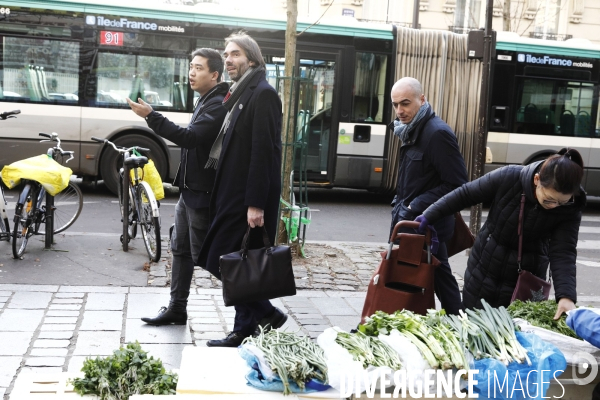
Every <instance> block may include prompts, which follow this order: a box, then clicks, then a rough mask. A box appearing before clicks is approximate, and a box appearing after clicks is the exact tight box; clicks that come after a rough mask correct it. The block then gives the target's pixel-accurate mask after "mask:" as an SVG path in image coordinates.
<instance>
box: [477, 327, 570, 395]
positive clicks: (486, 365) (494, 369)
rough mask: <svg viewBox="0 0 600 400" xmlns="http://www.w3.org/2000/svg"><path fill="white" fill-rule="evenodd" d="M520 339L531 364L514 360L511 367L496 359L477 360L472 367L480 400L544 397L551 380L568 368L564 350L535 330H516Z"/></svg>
mask: <svg viewBox="0 0 600 400" xmlns="http://www.w3.org/2000/svg"><path fill="white" fill-rule="evenodd" d="M516 335H517V340H518V341H519V343H521V345H522V346H523V347H524V348H525V349H526V350H527V355H528V356H529V359H530V360H531V366H529V365H527V363H526V362H525V363H523V364H519V363H517V362H512V363H510V364H508V366H506V365H504V364H503V363H502V362H500V361H498V360H496V359H490V358H486V359H481V360H476V361H475V363H474V364H475V365H474V367H473V369H477V370H479V373H478V374H477V375H475V376H474V378H475V379H476V380H477V385H476V386H475V387H474V390H473V391H474V392H475V393H477V394H478V395H479V399H517V400H519V399H542V398H545V395H546V391H547V390H548V387H549V386H550V382H552V381H554V380H555V378H558V376H560V374H562V373H563V372H564V370H565V369H566V368H567V361H566V359H565V356H564V355H563V354H562V352H561V351H560V350H559V349H558V348H557V347H556V346H554V345H553V344H551V343H548V342H544V341H543V340H542V339H540V338H539V336H537V335H535V334H533V333H523V332H516Z"/></svg>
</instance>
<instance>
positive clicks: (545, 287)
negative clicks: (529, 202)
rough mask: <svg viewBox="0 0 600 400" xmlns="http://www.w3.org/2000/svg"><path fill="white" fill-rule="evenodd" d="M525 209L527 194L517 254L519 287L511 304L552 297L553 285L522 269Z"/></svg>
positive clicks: (523, 201)
mask: <svg viewBox="0 0 600 400" xmlns="http://www.w3.org/2000/svg"><path fill="white" fill-rule="evenodd" d="M524 209H525V193H523V194H522V195H521V209H520V211H519V227H518V233H519V250H518V251H519V252H518V253H517V264H518V265H519V270H518V272H519V278H518V279H517V286H515V290H514V291H513V295H512V298H511V299H510V302H511V303H512V302H513V301H515V300H521V301H543V300H548V297H549V296H550V287H551V286H552V284H551V283H550V282H547V281H546V280H545V279H541V278H538V277H537V276H535V275H534V274H532V273H531V272H528V271H525V270H523V269H521V257H522V256H523V212H524Z"/></svg>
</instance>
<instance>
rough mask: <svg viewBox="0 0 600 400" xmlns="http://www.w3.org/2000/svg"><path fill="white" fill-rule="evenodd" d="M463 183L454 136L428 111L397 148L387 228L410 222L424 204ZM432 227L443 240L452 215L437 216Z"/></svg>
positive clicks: (461, 162) (464, 172)
mask: <svg viewBox="0 0 600 400" xmlns="http://www.w3.org/2000/svg"><path fill="white" fill-rule="evenodd" d="M390 128H392V129H393V124H390ZM465 182H467V168H466V167H465V160H464V159H463V156H462V154H460V149H459V147H458V141H457V140H456V135H455V134H454V132H453V131H452V128H450V127H449V126H448V124H446V123H445V122H444V121H443V120H442V119H441V118H440V117H438V116H436V115H435V113H434V112H433V111H431V110H430V111H429V113H428V114H426V115H425V116H424V117H423V119H422V120H421V121H420V122H419V123H418V124H417V126H416V127H415V128H414V129H413V131H412V132H411V133H410V134H409V137H408V139H407V140H406V141H404V142H403V143H402V146H401V147H400V157H399V162H398V184H397V185H396V197H395V198H394V202H395V203H392V205H393V207H394V209H393V210H392V224H391V228H390V229H393V228H394V226H395V225H396V223H398V222H399V221H414V219H415V218H417V217H418V216H419V215H421V214H423V211H425V209H427V207H429V206H430V205H431V204H433V203H435V202H436V201H437V200H438V199H439V198H441V197H442V196H444V195H445V194H447V193H449V192H451V191H452V190H454V189H456V188H457V187H459V186H460V185H462V184H463V183H465ZM409 206H410V208H408V207H409ZM434 226H435V229H436V231H437V235H438V238H439V240H440V242H445V241H446V240H447V239H449V238H450V237H451V236H452V232H453V231H454V218H453V217H452V216H449V217H447V218H442V219H439V220H437V221H436V223H435V224H434ZM410 231H411V232H412V229H411V230H410ZM390 234H391V230H390Z"/></svg>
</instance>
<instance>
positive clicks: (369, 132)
mask: <svg viewBox="0 0 600 400" xmlns="http://www.w3.org/2000/svg"><path fill="white" fill-rule="evenodd" d="M386 131H387V127H386V126H385V125H381V124H379V125H375V124H364V123H347V122H342V123H340V129H339V136H338V143H337V162H336V175H335V183H336V185H340V186H348V187H356V188H366V187H368V188H374V187H379V186H380V185H381V179H382V176H383V174H382V169H383V152H384V148H385V139H386V136H385V135H386Z"/></svg>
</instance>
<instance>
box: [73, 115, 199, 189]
mask: <svg viewBox="0 0 600 400" xmlns="http://www.w3.org/2000/svg"><path fill="white" fill-rule="evenodd" d="M163 115H164V116H165V117H167V118H169V120H171V121H172V122H175V123H176V124H178V125H180V126H184V127H185V126H187V125H188V123H189V119H190V114H189V113H168V112H165V113H163ZM124 130H139V131H142V132H144V131H145V132H147V131H149V128H148V126H147V125H146V123H145V121H144V120H143V119H141V118H140V117H138V116H137V115H136V114H135V113H134V112H133V111H131V110H130V109H114V108H84V109H83V111H82V118H81V140H82V141H83V142H88V143H90V142H91V140H92V139H91V138H92V136H95V137H99V138H107V139H110V138H111V137H112V136H113V135H114V134H115V133H118V132H122V131H124ZM163 142H166V144H167V146H169V149H168V151H167V154H166V156H167V157H169V158H168V163H169V179H172V178H173V177H174V176H175V173H176V172H177V166H178V165H179V148H173V147H172V146H175V145H174V144H173V143H171V142H168V141H164V140H163ZM141 145H143V144H141ZM85 149H86V151H90V150H91V151H92V153H90V154H93V155H95V158H96V159H95V160H94V159H89V157H88V159H86V160H85V161H82V169H83V170H85V171H86V174H88V173H89V174H90V175H96V174H97V173H98V170H99V166H98V165H97V159H99V157H100V152H101V150H100V149H101V148H100V147H95V146H92V147H89V146H86V147H85ZM94 149H95V150H96V151H94ZM86 154H87V153H86ZM86 154H84V153H83V152H82V159H83V158H85V155H86ZM173 155H176V156H175V157H173Z"/></svg>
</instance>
